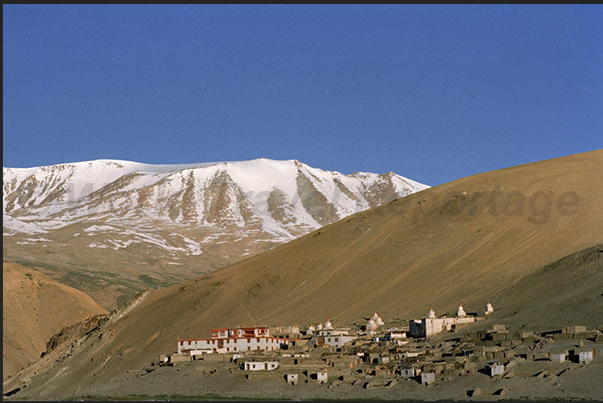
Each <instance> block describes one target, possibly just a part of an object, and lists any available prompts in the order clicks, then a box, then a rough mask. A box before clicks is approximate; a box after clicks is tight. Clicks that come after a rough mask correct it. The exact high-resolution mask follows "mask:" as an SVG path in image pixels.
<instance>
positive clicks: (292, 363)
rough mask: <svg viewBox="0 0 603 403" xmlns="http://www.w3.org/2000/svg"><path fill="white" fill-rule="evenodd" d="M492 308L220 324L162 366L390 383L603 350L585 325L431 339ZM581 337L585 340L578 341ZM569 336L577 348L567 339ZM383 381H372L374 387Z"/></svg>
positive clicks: (494, 329)
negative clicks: (399, 317) (388, 320)
mask: <svg viewBox="0 0 603 403" xmlns="http://www.w3.org/2000/svg"><path fill="white" fill-rule="evenodd" d="M492 312H493V308H492V305H491V304H490V303H488V304H487V306H486V310H485V311H484V312H480V313H477V314H467V313H466V312H465V310H464V308H463V306H462V305H461V304H459V306H458V309H457V312H456V315H455V316H452V317H447V316H442V317H437V316H436V315H435V312H434V310H433V309H432V308H431V309H430V311H429V313H428V315H427V317H425V318H423V319H419V320H411V321H409V322H408V324H407V327H406V326H405V325H403V327H401V328H397V327H393V328H392V327H389V328H387V327H386V326H385V323H384V321H383V320H382V319H381V317H380V316H379V314H378V313H377V312H375V313H374V315H373V316H372V317H370V319H369V320H368V322H367V323H366V324H365V325H364V326H361V327H360V328H354V329H352V328H343V327H342V328H336V327H334V326H333V324H332V323H331V321H330V320H329V319H328V318H327V321H326V322H325V323H324V325H323V324H322V323H319V324H317V325H311V326H309V327H308V328H307V330H306V331H305V332H303V333H302V332H301V331H300V329H299V327H298V326H297V325H296V326H286V327H271V328H269V327H267V326H259V327H258V326H253V327H237V328H222V329H212V330H211V338H206V339H182V340H178V352H177V354H175V355H172V356H170V357H164V356H161V359H160V360H159V361H158V363H159V364H168V365H169V364H170V363H175V362H178V361H198V360H201V361H204V362H206V363H208V362H215V361H229V362H232V363H233V364H234V365H236V366H237V367H238V368H240V369H242V370H244V371H245V373H248V374H250V375H248V377H250V376H251V374H261V373H266V374H267V373H268V372H269V373H272V372H274V371H284V373H285V374H284V377H285V378H286V379H287V383H289V384H291V385H294V384H295V383H297V382H298V381H299V379H300V377H304V376H305V377H306V378H307V380H306V381H308V380H316V381H317V382H319V383H324V382H327V381H328V380H330V381H333V379H334V378H333V377H337V378H336V379H338V380H339V381H340V380H342V379H346V380H350V382H356V381H357V380H358V379H365V378H367V377H370V378H373V377H376V378H375V379H382V380H387V381H388V382H393V381H395V380H396V379H415V380H417V381H418V382H420V383H422V384H426V385H429V384H433V383H434V382H437V381H438V380H439V379H442V377H447V376H462V375H467V374H474V373H477V371H478V370H479V371H481V372H486V373H488V374H490V376H492V377H495V376H510V375H509V374H511V373H512V372H513V371H511V369H513V368H517V367H518V365H519V364H521V362H522V361H526V360H532V361H546V362H550V363H551V364H555V365H563V364H564V363H566V362H572V363H578V364H587V363H589V362H591V361H592V360H593V359H594V356H595V351H596V349H595V348H593V347H583V344H584V340H592V341H593V342H598V343H603V333H601V332H600V331H599V330H596V329H595V330H591V331H587V329H586V327H583V326H574V327H567V328H564V329H562V330H561V331H559V332H553V333H551V334H542V335H535V334H533V333H532V332H527V331H522V332H509V331H507V330H506V328H505V326H503V325H492V326H490V327H489V329H488V330H481V331H477V332H470V333H468V332H467V331H465V332H462V334H459V336H458V337H457V338H456V339H452V341H445V342H438V344H437V345H433V344H430V342H429V341H430V340H431V339H430V338H429V336H432V335H436V334H439V333H443V332H452V334H457V333H456V332H457V331H458V330H459V328H460V326H462V325H466V324H470V323H473V322H475V321H478V320H481V319H484V318H485V316H486V315H489V314H491V313H492ZM403 330H404V331H403ZM578 339H579V344H575V343H574V344H571V343H573V342H574V340H578ZM557 341H559V342H558V343H557V344H554V343H555V342H557ZM565 341H569V342H570V344H571V345H568V344H567V343H565V344H563V343H564V342H565ZM216 353H217V354H216ZM597 354H600V353H597ZM158 359H159V357H158ZM562 372H563V371H561V373H562ZM303 374H306V375H303ZM267 375H268V374H267ZM254 376H256V375H254ZM363 377H364V378H363ZM250 379H251V378H250ZM339 381H338V382H339ZM375 382H376V381H375V380H372V381H370V382H369V383H367V385H369V386H370V385H373V386H374V385H376V383H375ZM369 386H366V387H369Z"/></svg>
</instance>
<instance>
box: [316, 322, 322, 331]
mask: <svg viewBox="0 0 603 403" xmlns="http://www.w3.org/2000/svg"><path fill="white" fill-rule="evenodd" d="M316 330H322V322H319V323H318V326H316Z"/></svg>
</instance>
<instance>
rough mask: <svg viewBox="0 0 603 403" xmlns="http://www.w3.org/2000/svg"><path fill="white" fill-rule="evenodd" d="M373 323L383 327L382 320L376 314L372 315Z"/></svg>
mask: <svg viewBox="0 0 603 403" xmlns="http://www.w3.org/2000/svg"><path fill="white" fill-rule="evenodd" d="M373 321H374V322H375V324H376V325H377V326H383V319H381V317H380V316H379V314H378V313H377V312H375V314H374V315H373Z"/></svg>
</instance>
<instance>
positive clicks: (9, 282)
mask: <svg viewBox="0 0 603 403" xmlns="http://www.w3.org/2000/svg"><path fill="white" fill-rule="evenodd" d="M2 272H3V273H2V283H3V290H2V333H3V336H2V343H3V346H2V374H3V375H2V378H3V379H2V380H3V381H4V380H6V379H7V378H8V376H10V375H14V374H15V373H16V372H17V371H18V370H19V369H21V368H23V367H24V366H26V365H27V364H28V363H29V362H34V361H36V360H37V359H38V358H40V354H41V353H42V352H43V351H45V350H46V342H47V341H48V340H49V339H50V337H52V336H53V335H54V334H55V333H57V332H59V331H60V330H61V329H62V328H63V327H64V326H69V325H71V324H74V323H77V322H80V321H82V320H85V319H87V318H89V317H91V316H94V315H98V314H103V313H107V312H106V311H105V310H104V309H103V308H101V307H100V306H99V305H98V304H97V303H96V302H94V301H93V300H92V299H91V298H90V297H88V296H87V295H86V294H84V293H83V292H81V291H78V290H76V289H74V288H71V287H68V286H65V285H63V284H60V283H57V282H56V281H54V280H51V279H50V278H48V277H46V276H44V275H43V274H41V273H39V272H37V271H35V270H31V269H28V268H26V267H23V266H20V265H18V264H14V263H4V264H3V265H2Z"/></svg>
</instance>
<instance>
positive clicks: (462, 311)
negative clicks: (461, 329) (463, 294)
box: [456, 302, 467, 317]
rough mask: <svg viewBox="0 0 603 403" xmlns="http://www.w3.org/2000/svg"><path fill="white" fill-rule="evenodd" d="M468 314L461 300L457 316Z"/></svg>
mask: <svg viewBox="0 0 603 403" xmlns="http://www.w3.org/2000/svg"><path fill="white" fill-rule="evenodd" d="M466 315H467V314H466V313H465V310H464V309H463V306H462V305H461V303H460V302H459V309H458V310H457V311H456V316H459V317H460V316H466Z"/></svg>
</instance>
